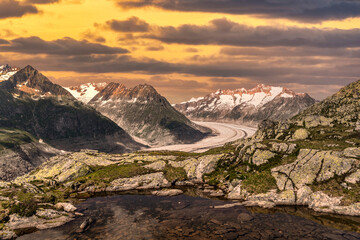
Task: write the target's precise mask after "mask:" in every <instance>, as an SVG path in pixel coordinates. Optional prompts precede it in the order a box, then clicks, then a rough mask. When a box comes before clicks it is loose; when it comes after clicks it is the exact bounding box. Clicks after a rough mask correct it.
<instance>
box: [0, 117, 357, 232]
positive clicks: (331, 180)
mask: <svg viewBox="0 0 360 240" xmlns="http://www.w3.org/2000/svg"><path fill="white" fill-rule="evenodd" d="M328 124H330V123H327V124H324V126H319V125H317V126H316V127H317V128H315V129H316V130H315V129H314V128H313V129H309V128H308V129H306V128H302V127H300V126H285V127H284V128H283V129H275V130H273V132H272V133H269V129H271V128H268V127H267V128H266V129H267V132H265V131H262V130H261V129H260V130H259V131H258V132H257V134H256V135H255V136H254V137H253V138H252V139H246V140H241V141H238V142H236V143H233V144H228V145H226V146H224V147H222V148H218V149H212V150H210V151H208V152H206V153H202V154H193V153H183V152H150V153H141V152H139V153H132V154H104V153H99V152H97V151H91V150H83V151H81V152H77V153H66V154H63V155H59V156H56V157H53V158H51V159H50V160H49V161H48V162H46V163H44V164H42V165H41V166H40V167H39V168H38V169H36V170H34V171H33V172H31V173H29V174H26V175H24V176H22V177H18V178H17V179H16V180H14V181H12V182H2V183H1V189H2V190H1V195H2V197H1V199H0V201H1V202H2V210H1V218H2V221H3V222H4V224H3V225H2V238H4V239H6V238H13V237H15V236H16V235H21V234H23V233H26V232H31V231H34V230H36V229H46V228H52V227H55V226H59V225H62V224H64V223H66V222H68V221H70V220H72V219H73V218H74V217H75V216H76V215H77V213H76V208H74V207H73V206H72V205H71V203H74V202H76V201H77V199H81V198H88V197H91V196H92V195H93V194H97V193H102V192H108V193H110V192H123V191H129V190H150V191H151V192H152V194H153V195H157V196H174V195H178V194H181V193H182V191H181V190H180V189H177V188H179V187H181V186H193V187H197V186H201V188H202V189H203V190H202V191H203V193H204V194H205V195H206V196H209V197H221V198H227V199H232V200H240V202H241V204H242V205H245V206H260V207H264V208H272V207H274V206H276V205H302V206H308V207H309V208H311V209H313V210H315V211H319V212H327V213H336V214H345V215H352V216H360V201H359V189H360V187H359V180H360V170H359V166H360V164H359V158H360V148H359V147H357V145H358V143H357V142H356V139H355V140H354V139H351V138H349V137H348V135H349V136H351V134H353V133H354V132H351V131H347V130H349V129H345V131H344V129H341V130H339V132H340V131H341V132H342V134H343V135H345V134H344V132H345V133H347V134H348V135H346V136H345V137H344V136H342V139H341V140H339V139H337V138H334V140H330V142H329V143H322V145H321V147H317V149H314V148H306V147H307V146H312V147H314V146H319V145H316V144H317V142H318V141H319V140H318V139H317V138H319V135H317V133H318V132H319V131H325V132H326V131H330V130H331V132H334V131H337V128H336V127H334V126H331V127H330V126H328ZM268 134H273V135H279V134H283V135H285V138H286V140H279V138H278V139H276V138H274V139H273V140H269V139H268V138H265V137H264V136H265V135H268ZM339 136H340V135H339ZM344 138H347V139H348V140H345V144H344ZM346 142H349V143H346ZM340 143H341V145H340ZM324 144H325V145H324ZM326 144H327V145H331V146H330V147H331V148H333V149H336V150H328V149H327V148H328V147H329V146H328V147H327V145H326ZM336 144H337V145H336Z"/></svg>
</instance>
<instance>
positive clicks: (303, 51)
mask: <svg viewBox="0 0 360 240" xmlns="http://www.w3.org/2000/svg"><path fill="white" fill-rule="evenodd" d="M220 53H221V54H224V55H227V56H234V57H235V56H254V57H337V58H341V57H345V58H360V50H359V49H352V48H314V47H270V48H257V47H252V48H246V47H224V48H222V49H221V50H220Z"/></svg>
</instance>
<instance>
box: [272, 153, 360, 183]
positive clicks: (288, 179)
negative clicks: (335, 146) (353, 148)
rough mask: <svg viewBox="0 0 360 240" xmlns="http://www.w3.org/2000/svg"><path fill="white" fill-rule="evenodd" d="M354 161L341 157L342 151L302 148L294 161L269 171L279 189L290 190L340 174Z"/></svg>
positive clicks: (351, 167) (352, 165) (351, 166)
mask: <svg viewBox="0 0 360 240" xmlns="http://www.w3.org/2000/svg"><path fill="white" fill-rule="evenodd" d="M356 163H357V160H356V159H354V158H345V157H343V154H342V152H337V151H319V150H312V149H302V150H300V153H299V155H298V157H297V160H296V161H295V162H293V163H290V164H287V165H282V166H278V167H276V168H273V169H272V170H271V172H272V175H273V177H274V178H275V179H276V183H277V186H278V188H279V189H280V190H286V189H291V190H292V189H294V188H295V189H299V188H301V187H302V186H304V185H309V184H312V183H314V182H315V181H317V182H321V181H326V180H329V179H331V178H333V177H334V176H335V175H338V176H341V175H343V174H345V173H348V172H349V171H350V170H352V169H353V167H354V166H355V165H356Z"/></svg>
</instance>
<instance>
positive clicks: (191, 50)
mask: <svg viewBox="0 0 360 240" xmlns="http://www.w3.org/2000/svg"><path fill="white" fill-rule="evenodd" d="M185 52H189V53H197V52H199V50H198V49H197V48H186V49H185Z"/></svg>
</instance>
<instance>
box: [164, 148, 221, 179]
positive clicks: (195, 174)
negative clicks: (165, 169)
mask: <svg viewBox="0 0 360 240" xmlns="http://www.w3.org/2000/svg"><path fill="white" fill-rule="evenodd" d="M223 156H224V154H217V155H206V156H202V157H199V158H188V159H185V160H184V161H169V164H170V165H171V166H172V167H181V168H184V170H185V172H186V175H187V177H188V179H189V180H196V181H199V182H202V177H203V176H204V174H209V173H211V172H213V171H215V167H216V164H217V162H218V161H219V160H220V159H221V158H222V157H223Z"/></svg>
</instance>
